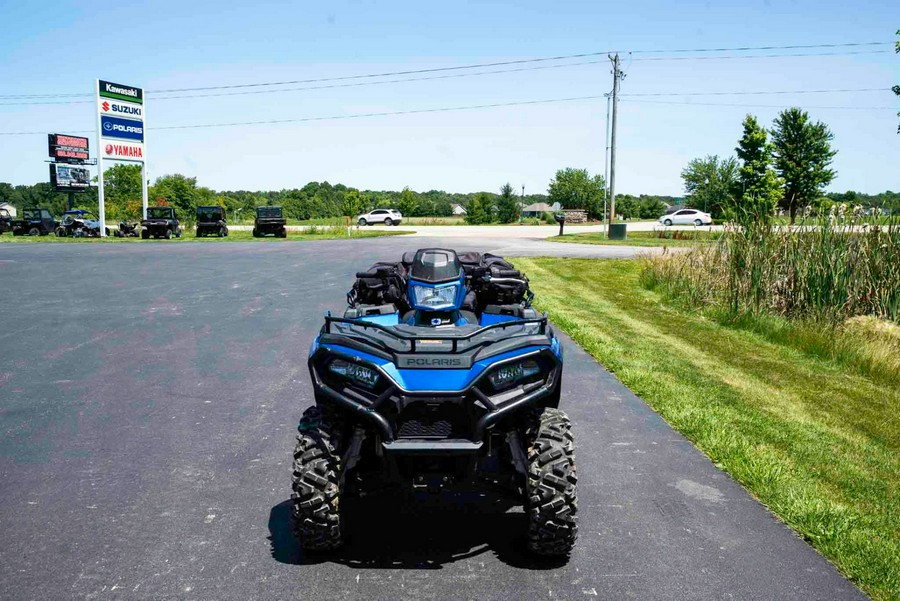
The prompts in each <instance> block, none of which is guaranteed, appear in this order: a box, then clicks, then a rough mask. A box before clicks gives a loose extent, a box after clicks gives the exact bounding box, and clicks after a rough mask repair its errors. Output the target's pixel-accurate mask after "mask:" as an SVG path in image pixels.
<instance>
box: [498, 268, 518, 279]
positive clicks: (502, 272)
mask: <svg viewBox="0 0 900 601" xmlns="http://www.w3.org/2000/svg"><path fill="white" fill-rule="evenodd" d="M491 276H492V277H496V278H520V277H522V273H521V272H520V271H519V270H518V269H498V270H497V271H496V272H495V273H492V274H491Z"/></svg>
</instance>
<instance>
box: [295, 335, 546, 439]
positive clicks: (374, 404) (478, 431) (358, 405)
mask: <svg viewBox="0 0 900 601" xmlns="http://www.w3.org/2000/svg"><path fill="white" fill-rule="evenodd" d="M548 352H549V351H548ZM310 371H311V375H312V378H313V382H314V386H315V387H316V389H317V391H318V392H319V393H320V395H322V396H324V397H326V398H327V399H328V400H329V401H331V402H334V403H335V404H336V405H338V406H339V407H341V408H343V409H345V410H347V411H348V412H349V413H351V414H352V415H355V416H358V418H359V419H360V421H362V422H363V423H365V424H368V425H369V426H371V427H373V428H374V429H375V431H376V432H378V434H379V436H380V438H381V444H382V448H383V449H384V450H385V451H386V452H389V453H397V454H404V455H407V454H408V455H429V454H435V455H466V454H477V453H479V452H480V451H481V450H482V448H483V446H484V439H485V434H486V433H487V432H488V431H489V430H490V429H491V428H492V427H493V426H494V425H495V424H497V423H498V422H499V421H500V420H502V419H504V418H506V417H508V416H510V415H511V414H513V413H515V412H517V411H519V410H522V409H525V408H527V407H531V406H535V405H538V404H539V403H540V401H541V400H543V399H545V398H547V397H550V396H551V395H553V394H554V393H555V392H556V387H557V384H558V382H559V375H560V373H561V371H562V365H561V364H559V363H557V364H555V366H554V367H553V369H552V370H551V371H550V373H549V374H548V376H547V379H546V380H545V381H544V382H542V383H535V384H532V385H531V386H529V387H527V388H525V389H523V390H522V394H520V395H518V396H515V397H512V398H508V393H507V394H504V395H497V396H502V397H504V398H503V400H498V399H497V397H496V396H495V397H493V398H492V397H489V396H487V395H486V394H485V393H483V392H482V391H481V390H480V389H479V388H478V387H477V386H475V385H472V386H470V387H469V388H468V389H466V390H465V391H462V394H465V395H471V396H472V397H473V401H472V402H474V401H475V400H477V401H478V402H479V404H481V405H482V406H484V407H485V409H486V410H487V412H486V413H484V414H483V415H482V416H481V417H480V418H479V419H478V420H477V422H476V423H475V425H474V428H473V430H472V432H471V437H466V438H459V437H456V438H447V439H434V438H427V439H417V438H398V437H396V436H395V434H394V429H393V427H392V426H391V424H390V422H389V421H388V419H387V418H385V416H384V415H382V414H381V413H379V412H378V408H379V407H380V406H381V405H382V404H383V403H384V402H386V401H388V399H390V398H391V397H392V396H396V397H405V398H412V399H415V398H416V397H417V395H416V393H412V392H406V391H402V390H400V389H399V388H397V387H395V386H393V385H392V386H389V387H388V388H387V389H386V390H384V391H383V392H382V393H381V394H380V395H379V396H378V397H377V398H375V399H374V400H372V401H370V402H368V403H364V402H362V401H360V400H357V399H354V398H351V397H350V396H348V395H347V394H344V393H343V392H342V391H339V390H336V389H335V388H333V387H331V386H329V385H328V384H327V383H325V382H323V381H322V379H321V378H320V377H319V374H318V373H317V370H316V369H315V367H314V365H312V364H311V365H310ZM460 394H461V393H460V392H455V393H452V395H448V396H454V397H458V396H459V395H460ZM418 396H420V397H427V398H428V399H435V398H439V397H438V396H436V395H435V394H434V393H428V394H427V395H418Z"/></svg>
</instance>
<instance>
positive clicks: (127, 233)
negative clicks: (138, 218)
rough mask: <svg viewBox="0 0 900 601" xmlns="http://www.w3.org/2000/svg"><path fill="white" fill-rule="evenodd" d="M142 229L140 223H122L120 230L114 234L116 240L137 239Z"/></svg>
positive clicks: (120, 223)
mask: <svg viewBox="0 0 900 601" xmlns="http://www.w3.org/2000/svg"><path fill="white" fill-rule="evenodd" d="M140 229H141V224H140V222H132V221H120V222H119V229H117V230H116V231H115V232H113V233H114V235H115V236H116V238H137V237H138V236H139V234H138V231H140Z"/></svg>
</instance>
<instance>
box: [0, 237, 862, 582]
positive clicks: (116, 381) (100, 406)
mask: <svg viewBox="0 0 900 601" xmlns="http://www.w3.org/2000/svg"><path fill="white" fill-rule="evenodd" d="M546 245H550V246H546ZM415 246H456V247H458V248H461V249H463V248H464V249H475V248H477V249H480V250H488V251H492V252H499V253H502V254H507V255H515V254H519V255H520V256H521V255H522V254H545V255H547V254H553V253H554V252H557V251H558V252H563V253H575V254H571V255H569V256H626V254H625V253H626V251H622V250H621V249H622V248H624V247H591V246H588V245H574V244H570V245H560V244H554V243H549V242H530V241H510V240H495V241H490V240H481V241H479V240H464V241H463V240H455V241H454V240H440V239H421V238H417V239H415V240H412V239H404V238H403V237H400V238H382V239H368V240H348V241H333V242H306V243H299V242H298V243H280V244H260V243H246V244H245V243H231V244H199V243H191V242H178V243H171V244H167V243H166V242H148V243H141V244H121V245H112V244H107V245H99V244H98V245H93V244H65V245H63V244H58V245H51V244H47V245H41V244H29V245H6V246H0V306H2V307H3V308H4V313H5V320H4V322H5V323H4V327H3V329H2V333H0V481H2V485H0V533H2V536H0V565H2V566H3V569H2V571H0V597H3V598H10V599H67V598H90V599H106V598H149V599H169V598H172V599H288V598H295V599H366V600H381V599H480V600H487V599H590V598H594V597H596V598H606V599H625V598H636V599H810V598H813V599H854V598H860V599H862V598H864V597H863V596H862V594H861V593H860V592H859V591H858V590H857V589H856V588H855V587H853V586H852V585H851V584H850V583H848V582H847V581H846V580H845V579H844V578H843V577H842V576H841V575H840V574H839V573H838V572H837V571H836V570H835V569H834V568H833V567H832V566H831V565H830V564H829V563H828V562H827V561H826V560H825V559H823V558H822V557H821V556H820V555H818V554H817V553H816V552H815V551H814V550H813V549H812V548H811V547H809V546H808V545H806V543H804V542H803V541H801V540H800V539H799V538H797V537H796V536H795V535H794V534H793V533H792V532H791V531H790V530H789V529H788V528H787V527H785V526H784V525H782V524H781V523H779V522H778V521H777V520H775V519H774V518H773V517H772V516H771V514H769V513H768V512H767V511H766V510H765V509H764V508H763V507H762V506H760V505H759V504H758V503H757V502H756V501H754V500H753V499H752V498H751V497H750V496H749V495H748V494H747V493H746V492H745V491H744V490H743V489H742V488H741V487H740V486H739V485H737V484H736V483H735V482H733V481H732V480H731V479H730V478H729V477H727V476H726V475H725V474H723V473H722V472H720V471H719V470H718V469H716V468H715V467H714V466H713V465H712V463H711V462H710V461H709V460H707V459H706V458H705V457H704V456H703V455H702V454H701V453H699V452H698V451H697V450H696V449H694V447H693V446H692V445H691V444H690V443H689V442H688V441H686V440H685V439H684V438H683V437H682V436H681V435H679V434H678V433H676V432H674V431H673V430H672V429H671V428H669V427H668V426H667V425H666V424H665V422H663V421H662V419H661V418H659V417H658V416H657V415H656V414H655V413H654V412H653V411H651V410H650V409H649V408H648V407H647V406H646V405H645V404H644V403H643V402H642V401H641V400H640V399H638V398H637V397H635V396H634V395H633V394H631V393H630V392H629V391H628V390H627V389H626V388H624V387H623V386H622V385H621V384H620V383H619V382H618V381H617V380H616V379H615V378H614V377H613V376H612V375H611V374H609V373H608V372H606V371H605V370H604V369H603V368H602V367H601V366H600V365H598V364H597V363H596V362H595V361H594V360H593V359H591V358H590V357H589V356H588V355H586V354H585V353H584V352H583V351H582V350H581V349H579V348H578V347H577V346H576V345H574V344H573V343H571V342H570V341H568V339H566V340H565V351H566V368H565V377H564V379H563V385H564V395H563V408H565V409H566V410H567V411H568V412H569V413H570V415H571V416H572V418H573V421H574V424H575V430H576V436H577V448H576V453H577V458H578V470H579V478H580V482H579V511H580V540H579V543H578V545H577V547H576V549H575V552H574V553H573V555H572V557H571V558H570V559H569V560H568V561H553V562H547V561H538V560H536V559H534V558H532V557H530V556H528V555H526V554H525V553H523V551H522V549H523V547H524V528H525V520H524V515H523V514H522V513H521V510H520V509H519V508H515V507H509V505H508V504H507V503H505V502H502V501H498V500H496V499H494V498H491V497H485V496H480V495H476V494H456V495H447V496H445V497H444V498H442V499H439V500H436V501H431V502H427V503H422V504H409V503H408V502H406V501H404V500H402V499H397V498H393V497H384V496H376V497H369V498H365V499H360V500H356V501H353V502H348V503H347V504H346V505H345V511H346V513H347V519H348V522H349V526H350V533H351V539H350V541H349V543H348V545H347V546H346V547H345V548H344V549H342V550H340V551H338V552H336V553H333V554H329V555H322V556H303V555H301V554H300V553H299V552H298V550H297V548H296V546H295V545H294V543H293V540H292V537H291V535H290V533H289V531H288V525H287V515H288V505H287V503H288V499H289V496H290V457H291V449H292V447H293V441H294V431H295V427H296V423H297V420H298V418H299V417H300V414H301V412H302V411H303V409H304V408H305V407H306V406H308V405H309V404H310V402H311V389H310V386H309V381H308V374H307V371H306V365H305V360H306V354H307V349H308V346H309V343H310V341H311V340H312V338H313V337H314V335H315V333H316V332H317V330H318V328H319V327H320V325H321V316H322V313H323V312H324V311H325V310H328V309H332V310H340V309H341V308H342V307H343V305H344V303H345V300H344V295H345V293H346V291H347V289H348V288H349V287H350V284H351V282H352V276H353V274H354V273H355V272H356V271H358V270H361V269H363V268H365V267H367V266H368V265H370V264H371V263H372V262H374V261H376V260H389V259H392V258H394V257H398V256H399V254H400V253H401V252H402V251H403V250H408V249H410V248H411V247H415ZM559 247H565V249H562V248H559ZM642 250H644V249H642ZM588 252H593V253H594V254H593V255H588V254H581V253H588ZM629 252H631V253H633V252H635V251H634V250H633V249H632V250H631V251H629ZM603 253H612V254H603Z"/></svg>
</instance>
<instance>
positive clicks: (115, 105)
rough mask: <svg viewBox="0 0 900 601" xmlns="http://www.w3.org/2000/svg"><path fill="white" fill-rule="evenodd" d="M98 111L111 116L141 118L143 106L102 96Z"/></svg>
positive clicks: (142, 116)
mask: <svg viewBox="0 0 900 601" xmlns="http://www.w3.org/2000/svg"><path fill="white" fill-rule="evenodd" d="M100 113H101V114H103V115H112V116H113V117H124V118H126V119H143V118H144V107H142V106H141V105H139V104H134V103H131V102H121V101H119V100H107V99H106V98H103V99H102V100H101V102H100Z"/></svg>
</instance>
